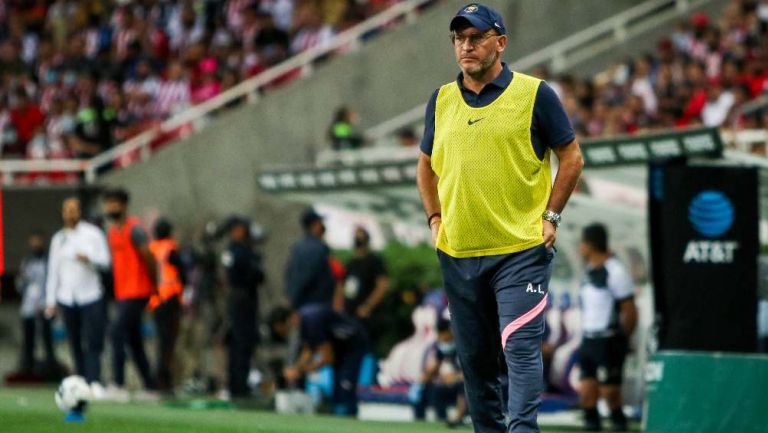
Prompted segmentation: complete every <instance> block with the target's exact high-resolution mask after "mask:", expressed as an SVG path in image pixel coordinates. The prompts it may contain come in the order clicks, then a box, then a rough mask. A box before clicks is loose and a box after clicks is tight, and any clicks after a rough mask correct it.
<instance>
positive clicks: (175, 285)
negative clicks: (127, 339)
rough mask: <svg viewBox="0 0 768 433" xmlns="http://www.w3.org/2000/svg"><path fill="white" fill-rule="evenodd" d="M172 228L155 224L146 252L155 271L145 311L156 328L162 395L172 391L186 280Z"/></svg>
mask: <svg viewBox="0 0 768 433" xmlns="http://www.w3.org/2000/svg"><path fill="white" fill-rule="evenodd" d="M172 232H173V226H172V225H171V223H170V222H169V221H168V220H166V219H163V218H161V219H159V220H158V221H157V222H156V223H155V227H154V236H155V239H154V240H153V241H152V242H150V243H149V250H150V251H152V255H153V256H154V257H155V261H157V264H158V268H159V281H158V284H157V294H155V295H153V296H152V298H150V300H149V309H150V310H152V312H153V314H154V316H155V326H156V327H157V375H156V377H157V387H158V389H159V390H161V391H163V392H171V391H172V390H173V360H174V352H175V349H176V338H177V337H178V335H179V325H180V324H181V295H182V292H183V290H184V284H185V282H186V277H185V274H184V265H183V263H182V261H181V257H180V256H179V250H178V245H177V244H176V240H174V239H173V237H172Z"/></svg>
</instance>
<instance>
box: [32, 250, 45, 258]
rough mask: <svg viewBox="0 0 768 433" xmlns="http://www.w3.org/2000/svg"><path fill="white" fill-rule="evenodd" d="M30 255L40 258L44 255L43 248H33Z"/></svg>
mask: <svg viewBox="0 0 768 433" xmlns="http://www.w3.org/2000/svg"><path fill="white" fill-rule="evenodd" d="M32 255H33V256H34V257H37V258H41V257H43V256H44V255H45V250H44V249H43V248H33V249H32Z"/></svg>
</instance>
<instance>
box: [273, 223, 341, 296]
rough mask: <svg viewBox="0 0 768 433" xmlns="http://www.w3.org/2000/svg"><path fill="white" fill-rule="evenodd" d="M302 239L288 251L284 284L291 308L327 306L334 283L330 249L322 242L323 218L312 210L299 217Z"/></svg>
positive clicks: (323, 231) (323, 232)
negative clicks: (302, 233) (313, 305)
mask: <svg viewBox="0 0 768 433" xmlns="http://www.w3.org/2000/svg"><path fill="white" fill-rule="evenodd" d="M301 225H302V228H303V229H304V233H305V236H304V238H303V239H301V240H299V241H298V242H296V243H295V244H294V245H293V247H292V248H291V255H290V256H289V257H288V265H287V266H286V273H285V285H286V290H287V292H288V293H287V294H288V299H290V301H291V306H292V307H293V308H294V309H299V308H301V307H303V306H305V305H308V304H328V305H331V302H332V300H333V292H334V286H335V284H336V283H335V281H334V279H333V274H332V273H331V266H330V250H329V248H328V245H326V244H325V242H323V235H324V234H325V225H324V224H323V218H322V217H321V216H320V215H318V214H317V213H316V212H315V211H314V210H313V209H311V208H310V209H308V210H307V211H306V212H304V214H303V215H302V217H301Z"/></svg>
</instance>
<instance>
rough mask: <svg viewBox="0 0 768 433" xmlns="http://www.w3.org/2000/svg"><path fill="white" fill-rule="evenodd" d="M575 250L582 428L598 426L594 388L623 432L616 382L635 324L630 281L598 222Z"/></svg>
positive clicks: (597, 428) (618, 382)
mask: <svg viewBox="0 0 768 433" xmlns="http://www.w3.org/2000/svg"><path fill="white" fill-rule="evenodd" d="M579 252H580V253H581V256H582V257H583V258H584V261H585V262H586V264H587V270H586V273H585V276H584V281H583V283H582V286H581V292H580V296H581V309H582V314H581V317H582V321H583V323H582V326H581V328H582V335H583V340H582V342H581V348H580V350H579V357H580V358H579V359H580V360H579V364H580V366H581V386H580V387H579V392H580V393H581V404H582V407H583V408H584V422H585V428H586V430H588V431H600V430H602V425H601V421H600V416H599V414H598V412H597V399H598V391H602V394H603V396H605V398H606V400H607V403H608V407H609V408H610V409H611V421H612V423H613V427H614V431H625V430H626V429H627V419H626V417H625V416H624V412H622V410H621V407H622V399H621V382H622V373H623V370H624V359H625V357H626V353H627V347H628V345H627V339H628V338H629V336H631V335H632V332H633V331H634V329H635V325H636V323H637V308H636V307H635V301H634V292H635V290H634V288H635V285H634V283H633V281H632V277H631V276H630V275H629V272H627V270H626V269H625V268H624V265H622V264H621V262H619V260H618V259H617V258H616V257H615V256H613V255H612V254H611V253H610V250H609V248H608V231H607V230H606V228H605V226H603V225H602V224H591V225H589V226H587V227H585V228H584V229H583V231H582V235H581V244H580V246H579ZM598 383H599V384H600V385H598Z"/></svg>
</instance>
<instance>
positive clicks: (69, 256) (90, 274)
mask: <svg viewBox="0 0 768 433" xmlns="http://www.w3.org/2000/svg"><path fill="white" fill-rule="evenodd" d="M80 217H81V210H80V200H79V199H77V198H68V199H66V200H64V203H63V205H62V219H63V220H64V227H63V228H62V229H61V230H59V231H58V232H56V234H55V235H54V236H53V239H52V240H51V246H50V252H49V255H48V275H47V280H46V287H45V294H46V310H45V313H46V316H47V317H53V316H54V315H56V314H57V313H58V312H60V313H61V315H62V318H63V319H64V325H65V326H66V328H67V334H68V336H69V344H70V349H71V351H72V358H73V360H74V363H75V369H76V371H77V374H79V375H81V376H83V377H84V378H85V379H86V380H87V381H88V383H90V384H91V387H92V389H93V391H94V394H95V396H96V397H99V395H100V394H103V387H102V386H101V384H100V380H101V352H102V350H103V348H104V330H105V328H106V309H105V305H104V300H103V297H104V288H103V285H102V282H101V276H100V272H102V271H106V270H107V269H109V266H110V261H111V260H110V255H109V247H108V246H107V239H106V237H105V235H104V232H102V231H101V229H99V228H98V227H96V226H95V225H93V224H90V223H88V222H85V221H82V220H81V219H80Z"/></svg>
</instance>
